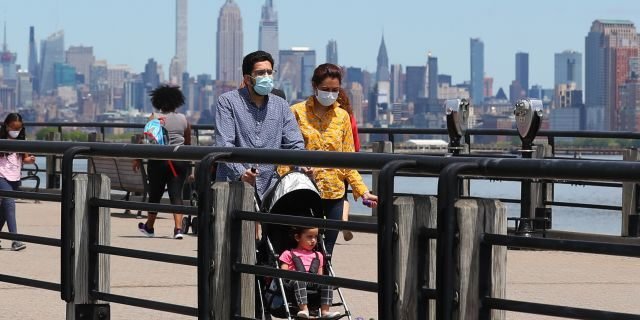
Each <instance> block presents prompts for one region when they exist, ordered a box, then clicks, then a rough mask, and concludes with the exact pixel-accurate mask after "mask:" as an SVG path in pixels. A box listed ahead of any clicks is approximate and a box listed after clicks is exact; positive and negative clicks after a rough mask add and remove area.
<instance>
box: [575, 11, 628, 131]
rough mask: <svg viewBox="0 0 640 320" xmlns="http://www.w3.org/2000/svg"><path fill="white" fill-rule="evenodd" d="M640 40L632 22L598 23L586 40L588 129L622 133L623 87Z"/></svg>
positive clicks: (603, 21) (607, 21) (613, 21)
mask: <svg viewBox="0 0 640 320" xmlns="http://www.w3.org/2000/svg"><path fill="white" fill-rule="evenodd" d="M639 48H640V37H639V36H638V34H637V32H636V28H635V26H634V24H633V22H631V21H626V20H595V21H594V22H593V23H592V25H591V30H590V31H589V34H588V35H587V37H586V39H585V62H586V63H585V67H586V68H585V69H586V70H585V71H586V73H585V79H586V81H585V84H586V86H585V96H586V99H585V102H586V103H585V104H586V107H587V123H586V125H587V129H588V130H618V128H619V124H620V119H619V116H620V113H619V109H620V103H619V88H620V86H622V85H623V84H624V83H625V81H626V80H627V79H628V78H629V76H630V71H631V70H630V65H631V64H630V62H631V60H632V58H633V57H637V56H638V53H639Z"/></svg>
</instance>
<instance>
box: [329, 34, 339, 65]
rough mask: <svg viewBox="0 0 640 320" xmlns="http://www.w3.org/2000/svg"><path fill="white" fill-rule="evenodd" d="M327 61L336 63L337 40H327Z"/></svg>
mask: <svg viewBox="0 0 640 320" xmlns="http://www.w3.org/2000/svg"><path fill="white" fill-rule="evenodd" d="M327 62H328V63H333V64H335V65H338V42H336V41H335V40H329V43H327Z"/></svg>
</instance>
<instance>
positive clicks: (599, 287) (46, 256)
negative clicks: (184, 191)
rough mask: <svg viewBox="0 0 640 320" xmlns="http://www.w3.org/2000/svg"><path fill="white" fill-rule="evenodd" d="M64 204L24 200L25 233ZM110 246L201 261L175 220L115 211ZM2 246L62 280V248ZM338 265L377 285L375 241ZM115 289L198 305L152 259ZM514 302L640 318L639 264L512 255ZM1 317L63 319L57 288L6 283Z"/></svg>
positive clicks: (152, 315) (184, 271)
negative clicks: (141, 229) (140, 227)
mask: <svg viewBox="0 0 640 320" xmlns="http://www.w3.org/2000/svg"><path fill="white" fill-rule="evenodd" d="M59 212H60V209H59V205H58V204H52V203H41V204H33V203H32V202H30V201H20V202H19V203H18V225H19V230H20V232H21V233H25V234H33V235H42V236H51V237H59V236H60V215H59ZM112 216H113V219H112V238H111V239H112V244H113V245H115V246H122V247H128V248H136V249H144V250H154V251H159V252H166V253H174V254H182V255H188V256H194V257H195V256H196V251H195V249H196V238H195V237H186V238H185V239H184V240H182V241H177V240H173V239H171V237H170V236H171V234H172V227H173V226H172V222H171V220H170V219H161V220H159V221H158V224H157V227H156V234H157V237H156V238H153V239H149V238H145V237H141V236H140V235H139V233H138V231H137V228H136V224H137V223H138V222H139V221H140V220H137V219H135V218H134V217H132V216H123V215H122V214H117V213H115V214H112ZM0 245H2V247H3V249H2V250H0V261H1V262H0V270H1V271H0V272H1V273H3V274H9V275H18V276H24V277H31V278H34V279H39V280H45V281H52V282H58V281H59V277H60V276H59V274H60V267H59V250H53V248H51V247H45V246H39V245H33V244H29V245H28V248H27V249H26V250H24V251H21V252H12V251H10V250H7V249H6V248H8V247H9V245H10V244H9V241H7V240H3V241H2V242H1V243H0ZM334 256H335V257H334V265H335V269H336V272H337V273H338V275H339V276H343V277H352V278H356V279H362V280H375V277H376V267H375V259H376V254H375V238H374V237H373V236H371V235H364V234H356V235H355V238H354V240H352V241H350V242H347V243H345V242H344V241H343V240H342V239H341V238H340V240H339V244H338V245H337V246H336V249H335V255H334ZM111 261H112V262H111V272H112V292H113V293H117V294H128V295H132V296H135V297H140V298H147V299H156V300H159V301H165V302H171V303H177V304H184V305H190V306H195V305H196V277H195V268H194V267H183V266H178V265H171V264H163V263H155V262H153V261H144V260H134V259H129V258H121V257H112V260H111ZM507 277H508V287H507V289H508V298H510V299H521V300H528V301H535V302H542V303H552V304H565V305H570V306H579V307H588V308H599V309H606V310H616V311H621V312H629V313H636V314H640V304H639V303H637V302H638V299H637V297H638V296H640V261H638V260H634V259H627V258H618V257H606V256H593V255H584V254H572V253H556V252H543V251H537V252H536V251H534V252H532V251H509V256H508V275H507ZM345 296H346V298H347V302H348V303H349V306H350V307H351V309H352V312H353V314H354V315H356V316H360V317H363V319H366V320H368V319H369V318H371V317H373V318H376V308H377V300H376V296H375V295H374V294H368V293H359V292H354V291H351V290H345ZM111 313H112V317H111V319H114V320H116V319H141V320H143V319H149V320H151V319H154V320H156V319H158V320H159V319H192V318H189V317H183V316H178V315H173V314H170V313H165V312H155V311H148V310H143V309H138V308H133V307H126V306H122V305H116V304H112V306H111ZM0 315H1V316H0V318H1V319H25V320H26V319H64V304H63V303H62V301H61V300H60V294H59V293H57V292H52V291H45V290H38V289H33V288H27V287H21V286H15V285H11V284H6V283H0ZM508 319H524V320H526V319H552V318H549V317H539V316H531V315H525V314H514V313H512V314H509V315H508Z"/></svg>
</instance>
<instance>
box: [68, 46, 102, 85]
mask: <svg viewBox="0 0 640 320" xmlns="http://www.w3.org/2000/svg"><path fill="white" fill-rule="evenodd" d="M66 61H67V64H68V65H71V66H73V67H74V68H76V72H77V73H78V74H81V75H83V76H84V84H87V85H88V84H90V83H91V65H93V63H94V62H96V57H95V56H94V55H93V47H84V46H70V47H69V49H67V60H66Z"/></svg>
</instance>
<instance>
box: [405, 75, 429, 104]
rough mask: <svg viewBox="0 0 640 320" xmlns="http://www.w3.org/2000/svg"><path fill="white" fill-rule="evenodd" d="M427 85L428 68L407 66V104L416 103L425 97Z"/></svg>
mask: <svg viewBox="0 0 640 320" xmlns="http://www.w3.org/2000/svg"><path fill="white" fill-rule="evenodd" d="M426 83H427V67H426V66H407V70H406V74H405V86H404V87H405V95H406V100H407V102H416V101H417V100H418V98H420V97H424V96H425V93H426V92H425V85H426Z"/></svg>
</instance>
